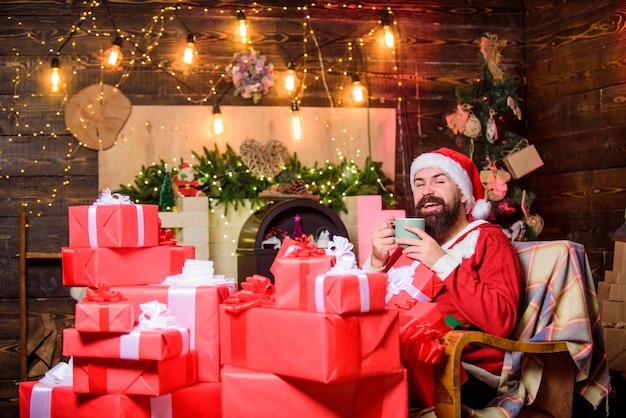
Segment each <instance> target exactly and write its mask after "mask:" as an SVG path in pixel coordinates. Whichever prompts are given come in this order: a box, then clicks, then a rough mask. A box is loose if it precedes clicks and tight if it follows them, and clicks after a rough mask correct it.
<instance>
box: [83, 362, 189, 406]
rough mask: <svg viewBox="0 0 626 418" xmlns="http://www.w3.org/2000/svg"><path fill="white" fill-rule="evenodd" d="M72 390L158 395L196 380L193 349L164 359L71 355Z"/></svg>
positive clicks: (94, 392) (96, 392)
mask: <svg viewBox="0 0 626 418" xmlns="http://www.w3.org/2000/svg"><path fill="white" fill-rule="evenodd" d="M73 362H74V367H73V372H74V385H73V388H74V392H77V393H91V394H107V393H112V394H123V395H149V396H160V395H163V394H166V393H170V392H173V391H175V390H177V389H181V388H184V387H186V386H189V385H193V384H194V383H196V372H197V367H198V365H197V356H196V352H195V351H191V352H189V353H188V354H184V355H182V356H178V357H170V358H168V359H165V360H161V361H155V360H120V359H106V358H90V357H74V358H73Z"/></svg>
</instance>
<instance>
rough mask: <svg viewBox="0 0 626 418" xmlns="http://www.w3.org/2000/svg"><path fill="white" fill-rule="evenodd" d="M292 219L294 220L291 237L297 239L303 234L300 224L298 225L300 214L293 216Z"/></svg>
mask: <svg viewBox="0 0 626 418" xmlns="http://www.w3.org/2000/svg"><path fill="white" fill-rule="evenodd" d="M293 221H294V225H293V234H291V238H293V239H297V238H300V237H301V236H302V235H303V232H302V225H300V215H296V216H294V218H293Z"/></svg>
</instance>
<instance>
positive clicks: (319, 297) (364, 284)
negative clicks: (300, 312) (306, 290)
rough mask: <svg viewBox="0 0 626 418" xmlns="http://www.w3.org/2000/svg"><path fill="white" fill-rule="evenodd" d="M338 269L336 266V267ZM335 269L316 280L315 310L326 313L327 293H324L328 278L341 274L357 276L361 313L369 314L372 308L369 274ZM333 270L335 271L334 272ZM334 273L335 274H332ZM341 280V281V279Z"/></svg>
mask: <svg viewBox="0 0 626 418" xmlns="http://www.w3.org/2000/svg"><path fill="white" fill-rule="evenodd" d="M335 267H336V266H335ZM335 267H333V268H332V269H330V272H329V273H326V274H320V275H318V276H317V277H316V278H315V291H314V293H315V309H316V310H317V312H326V306H325V304H324V299H325V292H324V282H325V280H326V277H328V276H329V275H331V274H337V273H338V274H340V275H342V276H343V275H350V276H357V280H358V282H359V298H360V300H361V312H369V311H370V309H371V307H370V284H369V280H368V278H367V274H365V273H364V272H363V270H359V269H351V270H343V271H342V270H341V269H336V270H335ZM333 270H335V271H334V272H333ZM331 272H333V273H331ZM339 280H341V279H339Z"/></svg>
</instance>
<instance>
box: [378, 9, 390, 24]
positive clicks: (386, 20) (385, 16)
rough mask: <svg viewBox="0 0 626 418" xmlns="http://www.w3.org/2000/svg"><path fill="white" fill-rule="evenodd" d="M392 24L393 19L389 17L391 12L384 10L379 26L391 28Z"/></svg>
mask: <svg viewBox="0 0 626 418" xmlns="http://www.w3.org/2000/svg"><path fill="white" fill-rule="evenodd" d="M392 22H393V17H392V16H391V12H390V11H389V10H386V11H385V12H384V13H383V17H382V18H381V19H380V25H381V26H383V27H384V26H391V23H392Z"/></svg>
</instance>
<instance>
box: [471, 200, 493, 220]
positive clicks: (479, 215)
mask: <svg viewBox="0 0 626 418" xmlns="http://www.w3.org/2000/svg"><path fill="white" fill-rule="evenodd" d="M490 213H491V202H489V201H487V200H478V201H476V204H475V205H474V207H473V208H472V216H473V217H474V219H487V218H488V217H489V214H490Z"/></svg>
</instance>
